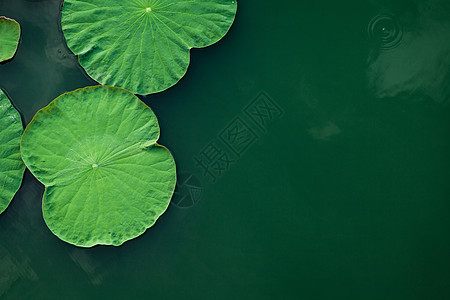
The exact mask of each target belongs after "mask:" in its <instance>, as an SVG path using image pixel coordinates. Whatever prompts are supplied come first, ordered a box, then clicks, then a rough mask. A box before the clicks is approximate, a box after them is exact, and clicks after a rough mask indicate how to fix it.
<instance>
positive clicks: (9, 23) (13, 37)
mask: <svg viewBox="0 0 450 300" xmlns="http://www.w3.org/2000/svg"><path fill="white" fill-rule="evenodd" d="M19 39H20V25H19V23H17V22H16V21H15V20H13V19H9V18H6V17H0V62H3V61H5V60H9V59H11V58H13V57H14V54H16V51H17V46H19Z"/></svg>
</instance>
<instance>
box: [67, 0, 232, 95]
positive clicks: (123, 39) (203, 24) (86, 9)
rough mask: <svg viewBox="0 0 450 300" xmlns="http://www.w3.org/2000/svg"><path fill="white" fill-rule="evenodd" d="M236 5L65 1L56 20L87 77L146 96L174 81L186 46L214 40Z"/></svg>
mask: <svg viewBox="0 0 450 300" xmlns="http://www.w3.org/2000/svg"><path fill="white" fill-rule="evenodd" d="M236 9H237V2H236V1H234V0H190V1H186V0H65V1H64V6H63V10H62V19H61V22H62V29H63V32H64V35H65V37H66V40H67V44H68V46H69V48H70V49H71V50H72V51H73V53H74V54H76V55H78V58H79V61H80V64H81V66H82V67H83V68H84V69H85V70H86V73H87V74H88V75H89V76H91V77H92V78H93V79H94V80H96V81H97V82H99V83H102V84H107V85H112V86H118V87H122V88H124V89H127V90H129V91H130V92H133V93H135V94H141V95H146V94H152V93H156V92H160V91H163V90H166V89H167V88H169V87H171V86H173V85H174V84H176V83H177V82H178V81H179V80H180V79H181V78H182V77H183V76H184V74H185V73H186V71H187V68H188V65H189V51H190V49H191V48H202V47H206V46H209V45H212V44H214V43H216V42H217V41H219V40H220V39H221V38H222V37H223V36H224V35H225V34H226V33H227V31H228V30H229V28H230V26H231V24H232V23H233V21H234V17H235V14H236Z"/></svg>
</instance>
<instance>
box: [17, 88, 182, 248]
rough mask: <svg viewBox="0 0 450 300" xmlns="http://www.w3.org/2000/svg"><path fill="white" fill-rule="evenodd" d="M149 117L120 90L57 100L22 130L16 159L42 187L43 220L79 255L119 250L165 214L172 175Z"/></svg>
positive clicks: (148, 112)
mask: <svg viewBox="0 0 450 300" xmlns="http://www.w3.org/2000/svg"><path fill="white" fill-rule="evenodd" d="M158 138H159V125H158V121H157V119H156V117H155V115H154V114H153V112H152V110H151V109H150V108H149V107H147V106H146V105H145V104H144V103H143V102H141V101H140V100H139V99H138V98H137V97H136V96H135V95H133V94H131V93H130V92H128V91H125V90H123V89H121V88H116V87H109V86H95V87H87V88H83V89H79V90H76V91H73V92H69V93H66V94H63V95H61V96H59V97H58V98H56V99H55V100H53V101H52V102H51V103H50V104H49V105H48V106H47V107H45V108H43V109H41V110H40V111H39V112H38V113H37V114H36V115H35V117H34V118H33V120H32V121H31V122H30V124H29V125H28V126H27V128H26V129H25V132H24V134H23V137H22V142H21V151H22V157H23V160H24V162H25V164H26V165H27V167H28V168H29V169H30V171H31V172H32V173H33V175H34V176H35V177H36V178H37V179H38V180H39V181H41V182H42V183H43V184H44V185H45V192H44V197H43V204H42V207H43V215H44V220H45V222H46V224H47V226H48V227H49V228H50V230H51V231H52V232H53V233H54V234H55V235H56V236H58V237H59V238H60V239H62V240H64V241H66V242H68V243H71V244H74V245H77V246H82V247H91V246H94V245H98V244H103V245H115V246H118V245H121V244H122V243H124V242H125V241H127V240H130V239H132V238H135V237H137V236H139V235H141V234H142V233H143V232H144V231H145V230H146V229H147V228H149V227H151V226H152V225H153V224H154V223H155V222H156V220H157V219H158V217H159V216H160V215H161V214H162V213H163V212H164V211H165V210H166V208H167V206H168V205H169V202H170V198H171V196H172V194H173V191H174V188H175V183H176V173H175V162H174V160H173V158H172V155H171V154H170V152H169V151H168V150H167V149H166V148H164V147H162V146H160V145H158V144H157V140H158Z"/></svg>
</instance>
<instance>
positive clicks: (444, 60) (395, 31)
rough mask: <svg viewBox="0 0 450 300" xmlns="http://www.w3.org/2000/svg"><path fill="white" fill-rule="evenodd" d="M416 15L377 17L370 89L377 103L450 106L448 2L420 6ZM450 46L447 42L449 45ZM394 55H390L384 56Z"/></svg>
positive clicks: (373, 27)
mask: <svg viewBox="0 0 450 300" xmlns="http://www.w3.org/2000/svg"><path fill="white" fill-rule="evenodd" d="M416 11H417V13H416V14H415V15H413V16H411V14H408V12H405V13H404V15H398V16H396V17H395V19H394V17H392V16H389V17H388V16H387V15H385V14H383V15H381V16H377V17H375V18H374V19H372V21H371V22H370V24H369V36H370V38H372V39H374V42H375V44H374V48H373V49H372V51H371V53H370V55H369V59H368V70H367V80H368V84H369V89H370V90H371V92H372V93H373V94H374V95H375V96H376V97H377V98H386V97H400V98H406V97H408V98H411V97H413V99H418V98H419V99H421V100H422V99H431V100H432V101H434V102H435V103H437V104H439V105H444V104H447V103H448V101H449V85H448V82H449V80H450V71H449V66H450V43H449V42H448V38H449V36H450V21H449V19H448V17H447V18H443V17H442V15H445V14H446V15H447V16H448V15H450V9H449V7H448V4H445V2H444V1H429V2H428V3H417V8H416ZM445 41H447V42H445ZM385 50H389V51H385Z"/></svg>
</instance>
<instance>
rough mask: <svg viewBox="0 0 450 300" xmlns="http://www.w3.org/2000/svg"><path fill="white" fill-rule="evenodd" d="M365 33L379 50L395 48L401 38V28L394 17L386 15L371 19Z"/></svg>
mask: <svg viewBox="0 0 450 300" xmlns="http://www.w3.org/2000/svg"><path fill="white" fill-rule="evenodd" d="M367 33H368V34H369V37H370V39H371V40H372V41H373V42H374V43H375V44H376V46H377V48H379V49H380V50H392V49H394V48H396V47H397V46H398V45H399V44H400V42H401V41H402V38H403V28H402V26H401V25H400V24H399V23H398V22H397V21H396V20H395V19H394V17H392V16H391V15H387V14H380V15H377V16H375V17H373V18H372V20H370V22H369V25H368V26H367Z"/></svg>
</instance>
